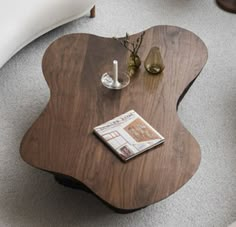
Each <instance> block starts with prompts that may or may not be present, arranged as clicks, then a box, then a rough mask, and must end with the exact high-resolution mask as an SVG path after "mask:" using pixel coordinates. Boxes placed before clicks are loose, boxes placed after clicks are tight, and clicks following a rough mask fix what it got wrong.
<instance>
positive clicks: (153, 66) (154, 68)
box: [144, 47, 165, 74]
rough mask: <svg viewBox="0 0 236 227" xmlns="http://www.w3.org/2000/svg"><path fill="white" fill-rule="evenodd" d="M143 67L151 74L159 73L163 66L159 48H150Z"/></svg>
mask: <svg viewBox="0 0 236 227" xmlns="http://www.w3.org/2000/svg"><path fill="white" fill-rule="evenodd" d="M144 67H145V69H146V70H147V72H149V73H151V74H159V73H161V72H162V71H163V70H164V68H165V66H164V64H163V60H162V57H161V52H160V48H159V47H152V48H151V49H150V51H149V53H148V55H147V57H146V59H145V61H144Z"/></svg>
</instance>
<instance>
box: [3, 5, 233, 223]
mask: <svg viewBox="0 0 236 227" xmlns="http://www.w3.org/2000/svg"><path fill="white" fill-rule="evenodd" d="M158 24H169V25H176V26H181V27H183V28H186V29H189V30H191V31H193V32H194V33H196V34H197V35H198V36H200V37H201V38H202V40H203V41H204V42H205V43H206V45H207V47H208V50H209V59H208V62H207V64H206V66H205V68H204V69H203V71H202V73H201V74H200V76H199V77H198V79H197V80H196V82H195V83H194V85H193V86H192V87H191V89H190V90H189V92H188V93H187V95H186V96H185V98H184V99H183V101H182V103H181V105H180V107H179V112H178V114H179V116H180V118H181V120H182V122H183V123H184V125H185V126H186V127H187V128H188V129H189V131H190V132H191V133H192V134H193V135H194V136H195V138H196V139H197V140H198V142H199V144H200V146H201V151H202V160H201V165H200V167H199V170H198V171H197V173H196V174H195V175H194V177H193V178H192V179H191V180H190V181H189V182H188V183H187V184H186V185H185V186H183V187H182V188H181V189H180V190H179V191H177V192H176V193H175V194H173V195H172V196H170V197H169V198H167V199H165V200H163V201H161V202H159V203H157V204H154V205H152V206H149V207H147V208H146V209H143V210H140V211H138V212H135V213H132V214H128V215H120V214H116V213H113V212H112V211H111V210H110V209H109V208H107V207H105V206H104V205H103V204H102V203H101V202H100V201H99V200H97V199H96V198H94V197H93V196H91V195H89V194H87V193H85V192H80V191H76V190H72V189H68V188H65V187H62V186H60V185H58V184H57V183H55V182H54V180H53V178H52V176H50V175H49V174H47V173H44V172H41V171H39V170H37V169H34V168H32V167H30V166H28V165H27V164H26V163H24V162H23V161H22V160H21V158H20V155H19V146H20V142H21V139H22V137H23V135H24V133H25V132H26V130H27V129H28V128H29V126H30V125H31V124H32V123H33V122H34V120H35V119H36V118H37V117H38V115H39V114H40V112H41V111H42V110H43V109H44V107H45V105H46V103H47V101H48V99H49V89H48V87H47V85H46V82H45V80H44V78H43V76H42V72H41V59H42V56H43V53H44V51H45V49H46V48H47V46H48V45H49V44H50V43H51V42H52V41H53V40H55V39H56V38H57V37H60V36H62V35H63V34H67V33H72V32H86V33H93V34H97V35H100V36H108V37H109V36H110V37H111V36H114V35H115V36H122V35H124V34H125V32H126V31H128V32H129V33H136V32H139V31H141V30H143V29H146V28H149V27H151V26H154V25H158ZM235 37H236V15H234V14H230V13H227V12H224V11H222V10H220V9H219V8H218V7H217V6H216V4H215V2H214V1H213V0H211V1H209V0H201V1H193V0H192V1H190V0H147V1H139V0H120V1H116V0H100V1H98V3H97V17H96V18H95V19H89V18H88V15H86V16H85V17H83V18H80V19H79V20H77V21H74V22H72V23H69V24H67V25H65V26H62V27H60V28H58V29H56V30H54V31H52V32H50V33H48V34H46V35H44V36H42V37H40V38H39V39H37V40H36V41H35V42H33V43H31V44H30V45H28V46H27V47H25V48H24V49H23V50H22V51H20V52H19V53H18V54H17V55H15V56H14V57H13V58H12V59H11V60H10V61H9V62H8V63H7V64H6V65H5V66H4V67H3V68H2V69H0V226H3V227H5V226H24V227H25V226H58V227H60V226H80V227H83V226H86V227H93V226H96V227H97V226H99V227H100V226H102V227H103V226H112V227H116V226H122V227H128V226H129V227H130V226H137V227H143V226H145V227H153V226H168V227H169V226H170V227H172V226H227V225H228V224H230V223H232V222H233V221H235V220H236V114H235V113H236V38H235Z"/></svg>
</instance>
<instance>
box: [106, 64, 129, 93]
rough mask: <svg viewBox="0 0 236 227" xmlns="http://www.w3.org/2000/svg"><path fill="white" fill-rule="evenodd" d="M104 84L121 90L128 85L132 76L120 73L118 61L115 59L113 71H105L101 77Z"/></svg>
mask: <svg viewBox="0 0 236 227" xmlns="http://www.w3.org/2000/svg"><path fill="white" fill-rule="evenodd" d="M101 81H102V84H103V85H104V86H105V87H107V88H109V89H115V90H119V89H122V88H124V87H126V86H127V85H128V84H129V82H130V78H129V75H128V74H127V73H121V74H119V73H118V61H117V60H114V61H113V71H112V73H111V72H109V73H108V72H107V73H104V74H103V75H102V78H101Z"/></svg>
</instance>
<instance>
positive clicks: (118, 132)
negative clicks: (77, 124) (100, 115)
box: [94, 110, 165, 161]
mask: <svg viewBox="0 0 236 227" xmlns="http://www.w3.org/2000/svg"><path fill="white" fill-rule="evenodd" d="M94 132H95V134H96V135H98V137H99V138H100V139H101V140H103V141H104V142H105V143H106V144H107V145H108V146H109V147H110V148H111V149H112V150H113V151H114V152H115V153H116V154H117V155H118V156H119V157H120V158H121V159H122V160H123V161H127V160H129V159H131V158H133V157H135V156H136V155H138V154H141V153H142V152H144V151H146V150H148V149H150V148H153V147H154V146H157V145H159V144H161V143H163V142H164V140H165V139H164V137H163V136H162V135H160V133H158V132H157V131H156V130H155V129H154V128H153V127H152V126H151V125H149V124H148V123H147V122H146V121H145V120H144V119H143V118H142V117H141V116H140V115H138V114H137V113H136V112H135V111H134V110H130V111H128V112H126V113H124V114H122V115H120V116H118V117H116V118H114V119H112V120H110V121H108V122H106V123H104V124H102V125H99V126H97V127H95V128H94Z"/></svg>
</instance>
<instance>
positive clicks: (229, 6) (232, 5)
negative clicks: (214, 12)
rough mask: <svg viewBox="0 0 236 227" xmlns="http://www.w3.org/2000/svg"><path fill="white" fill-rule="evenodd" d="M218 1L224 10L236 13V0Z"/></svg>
mask: <svg viewBox="0 0 236 227" xmlns="http://www.w3.org/2000/svg"><path fill="white" fill-rule="evenodd" d="M216 2H217V3H218V5H219V6H220V7H221V8H223V9H224V10H226V11H229V12H231V13H236V0H216Z"/></svg>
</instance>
